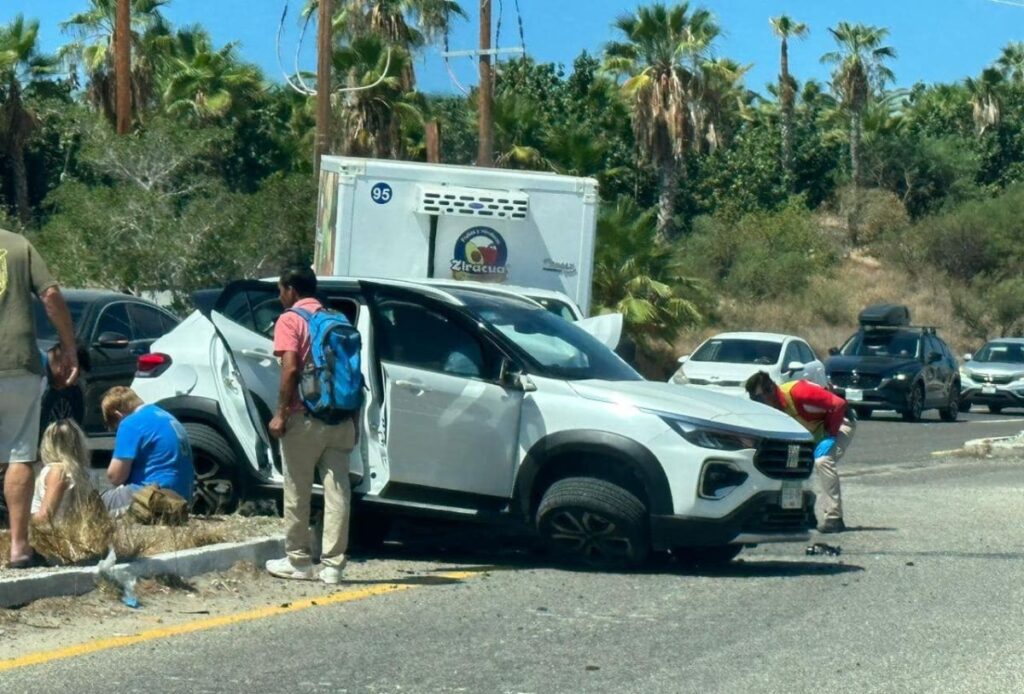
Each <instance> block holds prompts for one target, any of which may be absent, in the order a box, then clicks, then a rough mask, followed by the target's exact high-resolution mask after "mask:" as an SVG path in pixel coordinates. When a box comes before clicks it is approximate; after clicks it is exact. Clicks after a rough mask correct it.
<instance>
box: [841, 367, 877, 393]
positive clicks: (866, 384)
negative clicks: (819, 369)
mask: <svg viewBox="0 0 1024 694" xmlns="http://www.w3.org/2000/svg"><path fill="white" fill-rule="evenodd" d="M829 380H831V381H832V385H835V386H839V387H840V388H861V389H863V390H871V389H872V388H877V387H878V386H880V385H881V384H882V377H881V376H877V375H875V374H853V373H846V372H842V371H837V372H833V373H832V374H830V375H829Z"/></svg>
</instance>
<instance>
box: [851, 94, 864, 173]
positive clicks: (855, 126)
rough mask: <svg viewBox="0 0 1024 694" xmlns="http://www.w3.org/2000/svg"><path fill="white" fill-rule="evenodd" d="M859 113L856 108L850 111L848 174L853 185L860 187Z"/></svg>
mask: <svg viewBox="0 0 1024 694" xmlns="http://www.w3.org/2000/svg"><path fill="white" fill-rule="evenodd" d="M861 128H862V125H861V115H860V112H859V111H857V110H856V109H854V110H852V111H851V112H850V175H851V177H852V178H853V187H854V188H858V187H860V182H861V173H860V140H861Z"/></svg>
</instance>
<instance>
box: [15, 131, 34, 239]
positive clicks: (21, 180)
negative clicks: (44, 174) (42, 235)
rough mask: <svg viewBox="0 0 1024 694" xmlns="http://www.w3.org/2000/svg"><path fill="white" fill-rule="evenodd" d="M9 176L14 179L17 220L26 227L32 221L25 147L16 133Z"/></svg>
mask: <svg viewBox="0 0 1024 694" xmlns="http://www.w3.org/2000/svg"><path fill="white" fill-rule="evenodd" d="M11 174H12V175H13V177H14V201H15V204H16V205H17V207H18V220H19V221H21V223H22V224H23V225H25V226H28V225H29V224H30V223H31V221H32V208H31V207H30V206H29V204H28V170H27V169H26V168H25V145H24V143H23V142H22V141H21V137H20V135H19V134H17V133H16V134H15V135H14V142H13V143H12V145H11Z"/></svg>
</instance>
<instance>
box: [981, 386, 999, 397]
mask: <svg viewBox="0 0 1024 694" xmlns="http://www.w3.org/2000/svg"><path fill="white" fill-rule="evenodd" d="M981 392H982V394H984V395H995V394H996V387H995V386H982V387H981Z"/></svg>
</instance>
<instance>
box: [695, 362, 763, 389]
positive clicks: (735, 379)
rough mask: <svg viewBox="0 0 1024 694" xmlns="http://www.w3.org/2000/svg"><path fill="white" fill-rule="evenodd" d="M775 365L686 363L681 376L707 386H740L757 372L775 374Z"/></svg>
mask: <svg viewBox="0 0 1024 694" xmlns="http://www.w3.org/2000/svg"><path fill="white" fill-rule="evenodd" d="M775 366H776V365H775V364H767V365H760V364H723V363H722V362H714V361H696V362H695V361H688V362H686V363H685V364H683V374H685V375H686V377H687V378H690V379H700V380H702V381H707V382H708V385H721V384H722V382H723V381H725V383H726V385H740V386H742V385H743V384H744V383H746V381H747V379H748V378H750V377H751V376H753V375H754V374H755V373H757V372H758V371H768V372H769V373H774V372H775Z"/></svg>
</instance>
